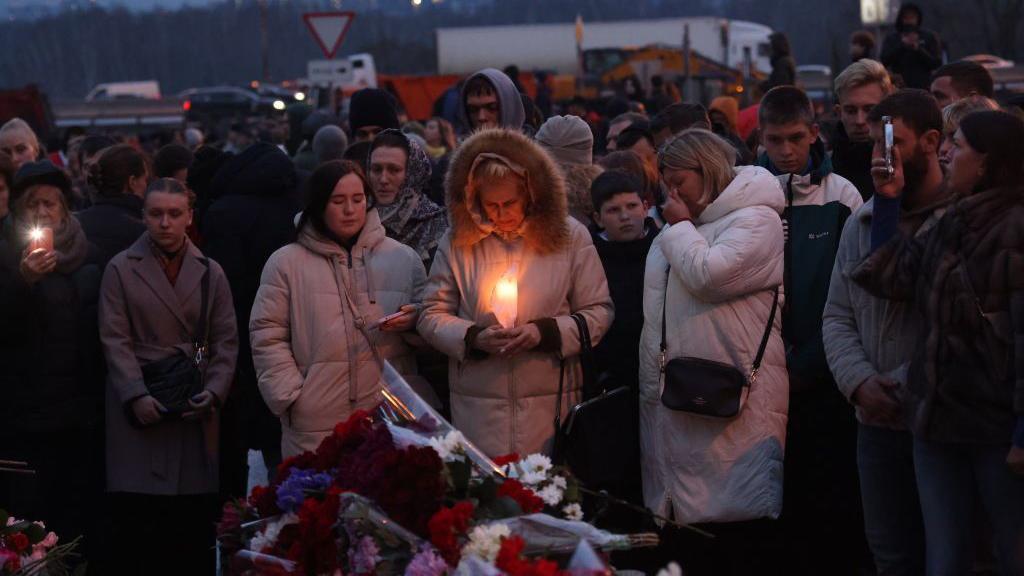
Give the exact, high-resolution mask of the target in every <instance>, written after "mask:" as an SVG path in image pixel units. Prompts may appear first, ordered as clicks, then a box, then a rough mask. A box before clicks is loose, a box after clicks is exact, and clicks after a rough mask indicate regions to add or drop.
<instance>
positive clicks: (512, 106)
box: [459, 68, 526, 130]
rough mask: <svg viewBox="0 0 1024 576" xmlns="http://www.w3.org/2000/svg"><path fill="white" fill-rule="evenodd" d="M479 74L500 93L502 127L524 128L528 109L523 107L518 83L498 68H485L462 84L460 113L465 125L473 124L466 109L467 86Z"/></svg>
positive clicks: (500, 120)
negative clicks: (513, 81)
mask: <svg viewBox="0 0 1024 576" xmlns="http://www.w3.org/2000/svg"><path fill="white" fill-rule="evenodd" d="M477 76H483V77H484V78H486V79H487V81H488V82H490V83H491V86H494V91H495V93H497V95H498V104H499V105H500V107H501V115H500V117H499V119H498V122H500V123H501V127H502V128H509V129H511V130H522V129H523V123H524V122H525V121H526V111H525V110H524V109H523V101H522V99H521V98H520V96H519V90H517V89H516V85H515V84H514V83H512V79H511V78H509V77H508V76H507V75H506V74H505V73H504V72H502V71H501V70H498V69H496V68H484V69H483V70H481V71H479V72H476V73H474V74H473V75H472V76H470V77H469V78H467V79H466V82H465V83H464V84H463V85H462V90H461V91H460V93H459V102H460V103H461V105H462V107H461V111H460V113H461V114H462V119H463V121H464V122H465V125H466V126H467V127H472V126H473V123H472V121H471V120H470V119H469V112H468V111H467V110H466V86H469V85H470V83H471V82H472V81H473V79H474V78H476V77H477Z"/></svg>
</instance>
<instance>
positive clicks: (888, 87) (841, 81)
mask: <svg viewBox="0 0 1024 576" xmlns="http://www.w3.org/2000/svg"><path fill="white" fill-rule="evenodd" d="M868 84H878V85H879V86H881V87H882V92H883V94H885V95H889V94H892V92H893V90H894V89H895V88H894V87H893V85H892V78H890V77H889V72H888V71H887V70H886V69H885V66H882V63H881V62H879V61H877V60H871V59H870V58H864V59H862V60H857V61H856V62H854V63H853V64H850V65H849V66H847V67H846V69H845V70H843V71H842V72H840V73H839V76H836V81H835V93H836V100H840V99H842V97H843V94H844V93H845V92H846V91H848V90H853V89H854V88H860V87H861V86H867V85H868Z"/></svg>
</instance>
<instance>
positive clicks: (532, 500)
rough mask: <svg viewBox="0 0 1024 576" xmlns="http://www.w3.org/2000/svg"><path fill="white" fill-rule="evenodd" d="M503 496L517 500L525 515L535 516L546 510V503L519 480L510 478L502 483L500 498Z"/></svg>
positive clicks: (499, 492) (499, 490)
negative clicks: (536, 513) (534, 514)
mask: <svg viewBox="0 0 1024 576" xmlns="http://www.w3.org/2000/svg"><path fill="white" fill-rule="evenodd" d="M502 496H504V497H506V498H511V499H513V500H515V501H516V504H519V507H520V508H522V510H523V513H524V514H533V513H534V512H540V511H541V510H543V509H544V501H543V500H541V499H540V497H539V496H537V494H535V493H534V492H533V490H530V489H529V488H526V487H525V486H523V485H522V484H521V483H520V482H519V481H518V480H512V479H511V478H510V479H508V480H505V481H504V482H502V483H501V486H498V497H499V498H501V497H502Z"/></svg>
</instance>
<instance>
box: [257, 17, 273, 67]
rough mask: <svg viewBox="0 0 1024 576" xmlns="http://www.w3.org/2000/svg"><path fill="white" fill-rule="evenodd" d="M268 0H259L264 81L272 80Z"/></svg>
mask: <svg viewBox="0 0 1024 576" xmlns="http://www.w3.org/2000/svg"><path fill="white" fill-rule="evenodd" d="M267 1H268V0H259V2H258V6H259V9H260V58H261V60H262V62H261V63H262V71H263V77H262V81H263V82H269V81H270V39H269V38H268V33H267Z"/></svg>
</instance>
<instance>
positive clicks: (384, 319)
mask: <svg viewBox="0 0 1024 576" xmlns="http://www.w3.org/2000/svg"><path fill="white" fill-rule="evenodd" d="M413 312H414V309H408V310H399V311H398V312H395V313H394V314H388V315H387V316H382V317H380V318H378V319H377V320H375V321H373V322H371V323H370V325H369V326H367V327H366V328H367V330H376V329H379V328H380V327H381V326H383V325H384V324H387V323H388V322H391V321H392V320H395V319H397V318H401V317H402V316H405V315H406V314H412V313H413Z"/></svg>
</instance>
